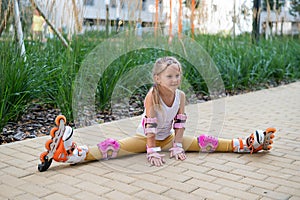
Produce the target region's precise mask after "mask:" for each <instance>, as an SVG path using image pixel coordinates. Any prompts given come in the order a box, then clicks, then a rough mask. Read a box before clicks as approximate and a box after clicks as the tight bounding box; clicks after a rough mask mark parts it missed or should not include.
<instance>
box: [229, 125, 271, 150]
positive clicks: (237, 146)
mask: <svg viewBox="0 0 300 200" xmlns="http://www.w3.org/2000/svg"><path fill="white" fill-rule="evenodd" d="M275 132H276V129H275V128H267V129H266V130H265V131H262V130H256V131H255V132H254V133H252V134H251V135H250V136H249V137H248V138H246V139H241V138H238V139H233V140H232V146H233V152H239V153H243V152H244V153H251V154H252V153H256V152H258V151H260V150H270V149H271V148H272V146H271V144H272V143H273V140H272V139H273V138H274V137H275V135H274V134H275Z"/></svg>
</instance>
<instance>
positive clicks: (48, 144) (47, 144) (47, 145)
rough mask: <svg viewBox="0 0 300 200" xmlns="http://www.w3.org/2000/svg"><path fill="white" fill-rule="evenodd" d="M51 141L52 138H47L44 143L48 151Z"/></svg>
mask: <svg viewBox="0 0 300 200" xmlns="http://www.w3.org/2000/svg"><path fill="white" fill-rule="evenodd" d="M52 142H53V140H52V139H50V140H48V141H47V142H46V143H45V148H46V149H47V150H48V151H49V150H50V149H51V148H50V145H51V143H52Z"/></svg>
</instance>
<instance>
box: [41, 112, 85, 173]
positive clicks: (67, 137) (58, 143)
mask: <svg viewBox="0 0 300 200" xmlns="http://www.w3.org/2000/svg"><path fill="white" fill-rule="evenodd" d="M65 123H66V118H65V116H63V115H59V116H57V117H56V119H55V124H56V125H57V127H54V128H52V129H51V131H50V136H51V139H50V140H48V141H46V144H45V148H46V149H47V151H45V152H43V153H42V154H41V155H40V160H41V164H39V165H38V170H39V171H40V172H43V171H46V170H47V169H48V168H49V167H50V165H51V163H52V160H55V161H57V162H67V163H72V164H74V163H78V162H81V161H83V160H84V159H85V157H86V154H87V152H88V148H87V147H86V146H83V147H77V145H76V143H75V142H73V141H72V136H73V129H72V128H71V127H70V126H66V125H65Z"/></svg>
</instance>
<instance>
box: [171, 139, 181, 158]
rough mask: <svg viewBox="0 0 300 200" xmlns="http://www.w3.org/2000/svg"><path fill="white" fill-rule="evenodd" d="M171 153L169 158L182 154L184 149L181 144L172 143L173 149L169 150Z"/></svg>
mask: <svg viewBox="0 0 300 200" xmlns="http://www.w3.org/2000/svg"><path fill="white" fill-rule="evenodd" d="M169 151H171V157H173V156H175V155H177V154H180V153H184V149H183V148H182V143H175V142H174V143H173V148H171V149H169Z"/></svg>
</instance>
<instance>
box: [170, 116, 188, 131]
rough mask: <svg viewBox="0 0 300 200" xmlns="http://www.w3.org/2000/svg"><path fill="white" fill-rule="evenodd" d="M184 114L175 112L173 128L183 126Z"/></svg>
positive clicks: (185, 117)
mask: <svg viewBox="0 0 300 200" xmlns="http://www.w3.org/2000/svg"><path fill="white" fill-rule="evenodd" d="M186 119H187V116H186V114H177V115H176V116H175V118H174V124H173V128H185V122H186Z"/></svg>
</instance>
